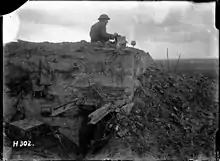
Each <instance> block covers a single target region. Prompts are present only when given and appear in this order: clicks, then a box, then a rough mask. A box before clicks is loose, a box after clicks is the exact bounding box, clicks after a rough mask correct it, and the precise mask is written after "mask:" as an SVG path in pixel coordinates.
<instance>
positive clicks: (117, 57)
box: [4, 41, 218, 160]
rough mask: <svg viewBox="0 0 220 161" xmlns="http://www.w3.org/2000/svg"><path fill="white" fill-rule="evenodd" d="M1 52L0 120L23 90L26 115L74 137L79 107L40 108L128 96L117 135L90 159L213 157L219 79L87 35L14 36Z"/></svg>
mask: <svg viewBox="0 0 220 161" xmlns="http://www.w3.org/2000/svg"><path fill="white" fill-rule="evenodd" d="M4 56H5V69H4V71H5V85H6V86H5V89H4V90H5V99H4V101H5V106H4V114H5V117H4V119H5V120H10V119H11V117H10V116H12V114H13V112H14V111H15V110H13V109H14V104H15V103H16V100H17V99H18V95H19V91H21V90H22V91H23V93H24V95H25V97H23V99H22V101H21V102H20V106H21V107H23V108H24V109H25V110H24V111H25V115H26V117H36V118H37V119H39V120H42V121H44V122H47V123H49V124H55V125H59V126H60V130H61V131H63V133H65V134H66V135H67V136H68V138H70V139H71V140H72V141H74V142H77V129H78V127H77V126H78V125H79V124H80V123H79V122H80V119H79V118H78V117H77V113H78V111H77V108H75V109H72V110H70V111H68V113H66V114H64V115H63V116H62V117H56V118H54V119H50V118H47V119H45V118H43V117H41V115H40V108H39V107H42V106H44V105H45V104H47V105H48V104H49V105H50V106H56V105H59V104H62V103H65V102H68V101H70V100H72V99H74V98H76V97H81V98H86V101H85V102H84V103H85V104H90V105H91V104H92V105H96V106H101V105H103V104H104V103H106V102H107V101H116V100H123V99H126V98H129V99H131V100H132V101H133V103H134V106H133V108H132V109H129V110H128V113H129V115H127V113H124V112H119V113H118V115H117V119H116V120H115V121H116V122H117V124H118V125H119V130H118V133H117V135H115V136H114V138H112V139H111V140H110V142H109V143H108V145H106V146H105V147H104V148H103V149H102V150H101V151H100V153H99V154H97V155H96V156H93V155H91V154H89V155H88V156H87V158H88V159H104V158H114V159H133V160H134V159H135V160H136V159H137V158H139V159H141V158H142V160H143V158H144V160H156V159H158V158H160V159H161V158H166V159H176V158H178V160H186V159H189V158H193V157H194V158H196V157H197V156H198V155H199V154H205V155H206V156H213V153H214V141H215V131H216V129H217V111H218V102H217V101H216V98H215V97H214V96H215V95H216V88H217V87H216V84H217V83H216V81H213V80H210V79H207V78H206V77H204V76H202V75H199V74H198V75H194V76H191V77H189V76H186V75H182V74H176V73H171V72H168V71H164V70H162V69H157V68H156V67H155V66H154V61H153V59H152V58H151V56H150V55H149V54H148V53H145V52H144V51H141V50H138V49H135V48H124V49H116V48H114V47H112V46H102V45H101V44H91V43H87V42H84V41H82V42H78V43H57V44H53V43H31V42H24V41H19V42H17V43H10V44H8V45H7V46H6V47H5V49H4ZM94 84H95V85H96V89H95V90H94V89H93V88H92V85H94ZM37 91H46V92H45V93H46V97H45V98H40V99H39V98H35V97H32V94H33V93H36V92H37ZM51 95H52V96H53V99H52V101H49V100H50V99H49V98H50V97H51ZM48 97H49V98H48ZM7 109H8V110H7ZM123 156H125V157H123ZM73 157H74V156H73Z"/></svg>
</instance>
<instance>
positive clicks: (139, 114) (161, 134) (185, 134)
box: [120, 68, 218, 160]
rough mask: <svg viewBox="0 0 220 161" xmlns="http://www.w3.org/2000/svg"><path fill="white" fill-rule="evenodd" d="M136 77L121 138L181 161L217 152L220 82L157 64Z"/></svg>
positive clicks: (139, 149)
mask: <svg viewBox="0 0 220 161" xmlns="http://www.w3.org/2000/svg"><path fill="white" fill-rule="evenodd" d="M138 79H139V81H140V86H139V88H138V89H137V90H136V92H135V104H134V108H133V109H132V112H131V114H130V115H129V116H124V117H122V118H121V120H120V122H121V129H122V130H121V131H122V132H121V133H122V135H121V138H123V139H124V140H126V142H127V143H128V144H130V146H131V148H133V149H134V150H135V151H136V152H137V153H138V154H139V155H142V154H144V153H145V152H146V151H147V152H149V151H150V152H152V154H155V156H159V157H161V156H163V157H166V158H179V159H181V160H186V159H189V158H193V157H197V156H198V155H199V154H205V155H206V156H214V145H215V132H216V130H217V127H218V125H217V112H218V102H217V101H216V99H215V95H216V90H217V88H216V86H217V82H216V81H214V80H210V79H208V78H207V77H204V76H203V75H201V74H197V75H194V76H186V75H183V74H176V73H171V72H167V71H164V70H161V69H157V68H149V69H147V71H146V72H145V73H144V74H143V75H141V76H140V77H139V78H138ZM128 127H129V128H128ZM159 154H160V155H159Z"/></svg>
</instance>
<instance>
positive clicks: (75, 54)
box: [4, 41, 153, 104]
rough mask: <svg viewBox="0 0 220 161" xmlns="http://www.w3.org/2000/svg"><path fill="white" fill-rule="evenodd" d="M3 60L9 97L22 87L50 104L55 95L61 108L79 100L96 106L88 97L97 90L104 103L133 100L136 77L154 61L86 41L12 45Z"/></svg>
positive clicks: (137, 53)
mask: <svg viewBox="0 0 220 161" xmlns="http://www.w3.org/2000/svg"><path fill="white" fill-rule="evenodd" d="M4 57H5V62H4V71H5V73H4V74H5V85H6V86H7V88H8V89H6V91H7V92H9V91H10V93H16V92H15V91H21V90H20V89H19V90H18V89H16V88H15V87H17V86H18V84H19V87H25V88H24V89H23V91H27V92H28V93H26V95H27V94H31V95H32V94H33V95H36V93H39V92H41V93H43V94H44V95H45V97H46V98H48V99H49V98H51V95H52V96H53V97H55V98H54V99H53V102H57V104H62V103H66V102H68V101H71V100H72V99H74V98H76V97H84V98H91V99H93V100H97V98H92V97H93V96H94V94H93V92H94V90H93V91H92V93H91V92H89V91H91V90H90V89H91V88H90V87H91V86H93V85H95V86H97V87H98V88H99V90H95V91H96V94H97V95H98V96H99V97H100V99H102V101H103V100H109V101H113V100H115V99H124V98H125V97H130V98H132V95H133V91H134V85H133V80H134V77H135V75H138V74H140V73H141V72H143V71H144V69H145V68H146V67H147V66H151V65H152V64H153V60H152V58H151V57H150V55H149V54H148V53H145V52H144V51H141V50H138V49H135V48H124V49H118V48H114V47H112V46H111V45H107V46H103V45H102V44H99V43H94V44H91V43H88V42H86V41H81V42H76V43H47V42H45V43H33V42H25V41H18V42H12V43H9V44H7V45H6V46H5V47H4ZM145 62H147V63H145ZM134 69H135V70H134ZM18 78H19V79H18ZM15 80H17V83H16V81H15ZM24 80H25V81H24ZM25 83H26V84H25ZM12 86H13V88H12ZM27 87H29V88H28V89H26V88H27ZM9 88H10V90H9ZM83 91H84V92H83ZM17 94H18V93H17ZM51 99H52V98H51Z"/></svg>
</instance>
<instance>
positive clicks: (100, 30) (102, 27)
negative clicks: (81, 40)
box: [90, 14, 114, 43]
mask: <svg viewBox="0 0 220 161" xmlns="http://www.w3.org/2000/svg"><path fill="white" fill-rule="evenodd" d="M99 20H100V21H99V22H97V23H95V24H94V25H93V26H92V27H91V30H90V37H91V42H98V41H100V42H102V43H105V42H107V41H108V40H110V39H114V35H113V34H109V33H107V32H106V24H104V23H102V22H101V20H109V17H108V16H107V15H105V14H103V15H101V16H100V17H99Z"/></svg>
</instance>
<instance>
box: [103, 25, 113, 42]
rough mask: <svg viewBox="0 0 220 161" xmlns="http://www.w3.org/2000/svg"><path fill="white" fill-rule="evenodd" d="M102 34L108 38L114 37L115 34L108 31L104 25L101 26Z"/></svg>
mask: <svg viewBox="0 0 220 161" xmlns="http://www.w3.org/2000/svg"><path fill="white" fill-rule="evenodd" d="M101 35H102V37H103V38H105V39H106V40H109V39H114V35H113V34H109V33H107V32H106V27H102V28H101Z"/></svg>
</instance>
